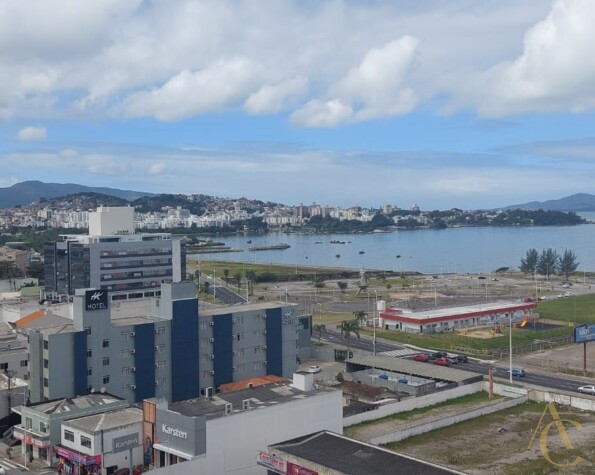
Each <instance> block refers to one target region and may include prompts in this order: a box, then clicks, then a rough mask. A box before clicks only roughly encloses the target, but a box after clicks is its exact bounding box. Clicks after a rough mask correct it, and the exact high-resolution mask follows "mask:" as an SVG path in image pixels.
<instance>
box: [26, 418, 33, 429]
mask: <svg viewBox="0 0 595 475" xmlns="http://www.w3.org/2000/svg"><path fill="white" fill-rule="evenodd" d="M32 427H33V420H32V419H31V418H30V417H25V429H31V428H32Z"/></svg>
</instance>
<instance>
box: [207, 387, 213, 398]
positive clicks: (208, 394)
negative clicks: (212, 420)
mask: <svg viewBox="0 0 595 475" xmlns="http://www.w3.org/2000/svg"><path fill="white" fill-rule="evenodd" d="M205 396H206V397H213V388H212V387H211V386H209V387H208V388H205Z"/></svg>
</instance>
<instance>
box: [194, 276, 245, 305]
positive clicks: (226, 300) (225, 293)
mask: <svg viewBox="0 0 595 475" xmlns="http://www.w3.org/2000/svg"><path fill="white" fill-rule="evenodd" d="M203 281H206V282H208V283H209V285H210V287H211V290H213V292H214V294H215V296H216V298H217V299H218V300H219V301H220V302H221V303H222V304H224V305H235V304H238V303H246V299H245V298H244V297H242V296H241V295H238V294H236V293H235V292H234V291H232V290H230V289H228V288H227V287H225V284H224V282H223V281H221V280H220V279H216V280H215V284H216V285H213V277H211V276H208V275H201V276H200V282H201V283H202V282H203Z"/></svg>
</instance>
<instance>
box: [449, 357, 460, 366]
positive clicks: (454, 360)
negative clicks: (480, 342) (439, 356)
mask: <svg viewBox="0 0 595 475" xmlns="http://www.w3.org/2000/svg"><path fill="white" fill-rule="evenodd" d="M446 359H447V360H448V361H450V364H457V363H458V362H459V360H457V359H456V357H454V356H448V357H447V358H446Z"/></svg>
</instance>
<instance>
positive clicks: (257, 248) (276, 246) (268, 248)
mask: <svg viewBox="0 0 595 475" xmlns="http://www.w3.org/2000/svg"><path fill="white" fill-rule="evenodd" d="M290 247H291V246H290V245H289V244H285V243H284V242H281V243H279V244H274V245H272V246H253V247H249V248H248V250H249V251H278V250H282V249H288V248H290Z"/></svg>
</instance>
